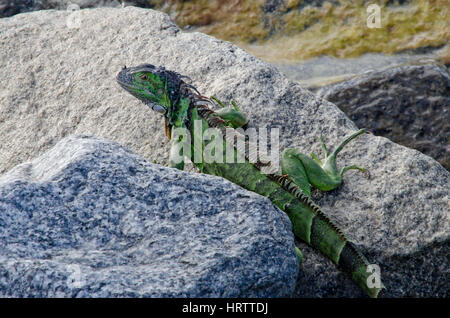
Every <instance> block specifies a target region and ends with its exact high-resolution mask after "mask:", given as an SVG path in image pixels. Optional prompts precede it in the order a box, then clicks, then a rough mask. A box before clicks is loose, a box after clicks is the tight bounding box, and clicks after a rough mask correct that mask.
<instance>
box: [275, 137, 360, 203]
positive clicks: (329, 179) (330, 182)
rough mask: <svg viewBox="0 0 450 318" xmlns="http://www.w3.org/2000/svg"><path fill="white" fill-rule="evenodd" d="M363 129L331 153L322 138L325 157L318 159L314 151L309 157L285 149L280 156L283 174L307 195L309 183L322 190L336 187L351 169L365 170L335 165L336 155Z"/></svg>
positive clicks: (353, 166)
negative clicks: (340, 168) (340, 167)
mask: <svg viewBox="0 0 450 318" xmlns="http://www.w3.org/2000/svg"><path fill="white" fill-rule="evenodd" d="M365 132H366V130H365V129H360V130H359V131H357V132H356V133H354V134H353V135H351V136H350V137H348V138H347V139H345V140H344V141H343V142H342V143H341V144H340V145H339V146H338V147H337V148H336V150H334V152H333V153H331V154H330V153H329V151H328V149H327V147H326V146H325V143H324V142H323V140H322V138H319V139H320V143H321V144H322V149H323V150H324V152H325V159H324V160H323V161H322V160H320V159H319V158H318V157H317V156H316V155H315V154H314V153H311V158H310V157H308V156H307V155H305V154H302V153H301V152H300V151H298V150H296V149H292V148H288V149H285V150H284V151H283V154H282V157H281V170H282V173H283V174H288V175H289V177H290V178H291V179H292V180H293V181H294V182H295V183H296V184H297V185H298V186H299V188H300V189H301V190H302V191H303V192H304V193H305V194H306V195H308V196H310V195H311V188H310V185H313V186H314V187H316V188H318V189H319V190H322V191H330V190H333V189H336V188H337V187H338V186H339V185H340V184H341V183H342V176H343V174H344V173H345V172H347V171H348V170H351V169H356V170H359V171H361V172H366V169H364V168H361V167H358V166H356V165H351V166H347V167H344V168H343V169H342V170H341V171H339V170H338V168H337V165H336V156H337V154H338V153H339V152H340V151H341V150H342V149H343V148H344V146H345V145H346V144H348V143H349V142H350V141H351V140H353V139H355V138H356V137H358V136H359V135H361V134H363V133H365Z"/></svg>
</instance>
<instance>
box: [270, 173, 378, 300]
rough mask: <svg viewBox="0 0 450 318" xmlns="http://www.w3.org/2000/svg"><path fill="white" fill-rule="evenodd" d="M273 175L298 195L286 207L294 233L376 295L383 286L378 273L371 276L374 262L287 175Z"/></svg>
mask: <svg viewBox="0 0 450 318" xmlns="http://www.w3.org/2000/svg"><path fill="white" fill-rule="evenodd" d="M273 178H274V179H275V180H276V181H277V182H279V183H280V184H281V185H282V187H283V188H284V189H285V190H286V191H288V192H290V193H291V194H293V195H294V196H295V197H296V198H297V199H298V201H294V202H292V203H290V204H289V205H287V206H286V208H285V211H286V213H287V214H288V215H289V218H290V219H291V221H292V226H293V231H294V234H295V235H296V236H297V237H299V238H301V239H302V240H304V241H305V242H306V243H308V244H309V245H311V246H313V247H314V248H317V249H318V250H319V251H321V252H322V253H323V254H325V255H326V256H328V257H329V258H330V259H331V260H332V261H333V262H334V263H335V264H337V265H338V266H339V267H340V268H342V270H344V271H345V272H347V273H349V274H350V275H351V277H352V278H353V280H354V281H355V282H357V283H358V285H360V286H361V287H362V288H363V289H364V290H365V291H366V292H367V293H368V295H369V296H370V297H377V296H378V294H379V292H380V291H381V290H382V289H383V288H384V286H383V285H382V283H381V280H380V277H379V276H378V277H375V276H374V275H379V273H375V274H374V273H373V272H372V269H374V267H372V266H373V265H371V264H370V263H369V261H368V260H367V259H366V258H365V257H364V255H363V254H362V253H361V252H360V251H359V250H358V248H357V247H356V245H355V244H353V243H352V242H350V241H349V240H348V239H347V237H346V236H345V235H344V233H343V232H342V231H341V230H340V229H339V228H338V226H337V225H336V224H334V222H333V221H332V220H331V219H330V218H329V217H328V216H327V215H326V214H325V213H324V212H323V211H322V210H321V209H320V207H319V206H318V205H316V204H315V203H314V202H313V201H312V200H311V199H310V198H309V197H308V196H306V195H305V194H304V193H303V192H302V191H301V190H300V189H299V188H298V187H297V186H296V185H295V183H293V182H292V180H290V179H289V177H288V176H273ZM311 211H313V213H311Z"/></svg>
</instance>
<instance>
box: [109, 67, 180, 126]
mask: <svg viewBox="0 0 450 318" xmlns="http://www.w3.org/2000/svg"><path fill="white" fill-rule="evenodd" d="M116 79H117V82H118V83H119V84H120V86H122V87H123V88H124V89H125V90H126V91H128V92H129V93H130V94H131V95H133V96H135V97H137V98H139V99H140V100H141V101H142V102H144V103H145V104H146V105H148V106H150V108H151V109H153V110H154V111H157V112H158V113H162V114H165V115H166V117H167V118H170V117H171V116H170V115H171V112H172V110H173V105H175V104H176V103H177V102H178V100H179V98H180V85H181V84H182V83H183V81H182V80H181V76H180V75H179V74H178V73H175V72H172V71H168V70H166V69H165V68H163V67H155V66H154V65H151V64H142V65H139V66H136V67H128V68H127V67H126V66H125V67H124V68H123V69H122V70H121V71H120V72H119V74H117V77H116Z"/></svg>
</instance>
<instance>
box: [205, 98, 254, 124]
mask: <svg viewBox="0 0 450 318" xmlns="http://www.w3.org/2000/svg"><path fill="white" fill-rule="evenodd" d="M211 99H212V100H213V101H215V102H216V103H217V105H219V106H220V107H221V108H220V109H219V110H216V114H217V115H219V117H220V118H222V119H223V120H225V122H226V123H227V125H228V126H230V127H232V128H235V129H236V128H239V127H243V126H245V125H246V124H247V122H248V120H247V117H246V116H245V114H244V113H243V112H241V110H240V109H239V107H238V106H237V105H236V102H235V101H231V106H225V104H224V103H223V102H222V101H220V100H219V99H218V98H217V97H214V96H211Z"/></svg>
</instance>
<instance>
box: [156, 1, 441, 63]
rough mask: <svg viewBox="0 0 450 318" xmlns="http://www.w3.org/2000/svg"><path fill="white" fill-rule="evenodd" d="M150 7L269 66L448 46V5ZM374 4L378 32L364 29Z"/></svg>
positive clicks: (178, 3) (189, 3) (230, 3)
mask: <svg viewBox="0 0 450 318" xmlns="http://www.w3.org/2000/svg"><path fill="white" fill-rule="evenodd" d="M151 2H152V3H153V4H154V5H155V6H156V8H157V9H160V10H163V11H166V12H168V13H169V14H171V16H172V17H173V18H174V19H175V21H176V22H177V23H178V24H179V25H180V26H181V27H185V26H187V25H190V26H194V27H196V30H198V31H201V32H205V33H208V34H211V35H213V36H215V37H217V38H220V39H223V40H228V41H232V42H235V43H236V44H238V45H240V46H241V47H243V48H244V49H247V50H248V51H250V52H252V53H253V54H255V55H257V56H259V57H261V58H263V59H264V60H266V61H282V60H287V61H295V60H304V59H308V58H312V57H315V56H319V55H330V56H335V57H355V56H358V55H361V54H363V53H366V52H380V53H387V54H391V53H396V52H400V51H403V50H409V49H417V48H421V47H439V46H442V45H445V44H446V43H448V42H450V32H449V30H450V18H449V14H450V12H449V4H450V2H449V0H428V1H426V0H410V1H407V2H406V3H404V4H402V5H399V3H398V1H392V0H379V1H370V2H368V1H363V0H356V1H348V0H340V1H336V0H335V1H332V2H327V1H323V2H322V3H321V5H319V6H312V5H308V3H310V1H305V0H287V1H285V2H284V5H283V6H279V7H277V9H276V10H275V12H266V10H265V4H266V1H265V0H255V1H244V0H235V1H223V0H222V1H221V0H212V1H208V0H191V1H182V0H171V1H160V0H153V1H151ZM315 2H318V1H315ZM374 2H375V3H377V4H378V5H380V7H381V28H379V29H376V28H375V29H370V28H368V27H367V24H366V20H367V15H368V14H367V12H366V8H367V6H368V4H369V3H374ZM401 2H402V3H403V2H405V1H401Z"/></svg>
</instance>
